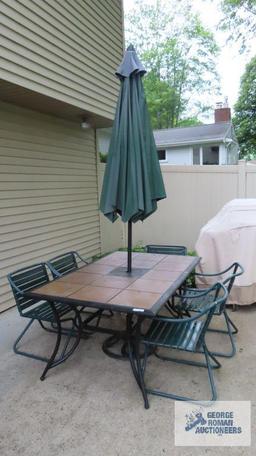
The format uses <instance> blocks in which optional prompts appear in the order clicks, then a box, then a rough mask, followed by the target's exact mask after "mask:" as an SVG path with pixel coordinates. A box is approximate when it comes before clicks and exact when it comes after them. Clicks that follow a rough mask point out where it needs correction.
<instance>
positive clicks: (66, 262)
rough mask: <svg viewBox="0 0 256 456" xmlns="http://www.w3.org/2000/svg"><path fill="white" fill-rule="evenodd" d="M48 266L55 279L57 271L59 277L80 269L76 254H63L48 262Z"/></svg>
mask: <svg viewBox="0 0 256 456" xmlns="http://www.w3.org/2000/svg"><path fill="white" fill-rule="evenodd" d="M47 265H48V266H49V268H50V269H51V272H52V274H53V276H54V277H56V272H55V271H57V272H58V273H59V275H65V274H68V273H69V272H72V271H75V270H76V269H78V264H77V261H76V257H75V253H74V252H67V253H63V254H62V255H59V256H57V257H55V258H52V259H51V260H49V261H47Z"/></svg>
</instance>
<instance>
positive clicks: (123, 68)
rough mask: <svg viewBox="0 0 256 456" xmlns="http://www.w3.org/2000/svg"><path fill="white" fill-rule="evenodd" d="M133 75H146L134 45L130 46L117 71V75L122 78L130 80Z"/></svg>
mask: <svg viewBox="0 0 256 456" xmlns="http://www.w3.org/2000/svg"><path fill="white" fill-rule="evenodd" d="M132 73H140V74H141V75H142V76H143V74H145V73H146V70H145V68H144V66H143V65H142V63H141V61H140V60H139V58H138V56H137V54H136V51H135V48H134V46H133V44H129V46H128V48H127V49H126V51H125V53H124V57H123V60H122V63H121V65H120V66H119V67H118V68H117V70H116V75H117V76H118V77H119V78H120V79H123V78H129V77H130V75H131V74H132Z"/></svg>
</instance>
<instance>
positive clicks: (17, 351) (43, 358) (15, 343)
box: [13, 318, 48, 362]
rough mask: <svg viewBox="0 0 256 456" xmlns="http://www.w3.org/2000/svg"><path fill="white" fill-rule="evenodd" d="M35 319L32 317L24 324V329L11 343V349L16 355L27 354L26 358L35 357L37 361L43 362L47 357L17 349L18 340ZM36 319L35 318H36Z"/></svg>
mask: <svg viewBox="0 0 256 456" xmlns="http://www.w3.org/2000/svg"><path fill="white" fill-rule="evenodd" d="M34 321H35V319H34V318H32V319H31V320H30V321H29V323H28V324H27V325H26V327H25V329H24V330H23V331H22V332H21V334H20V335H19V337H18V338H17V339H16V341H15V342H14V345H13V351H14V353H16V354H17V355H22V356H27V358H32V359H36V360H38V361H44V362H47V361H48V358H46V357H44V356H39V355H34V354H33V353H29V352H24V351H22V350H19V349H18V344H19V342H20V341H21V340H22V338H23V337H24V335H25V334H26V332H27V331H28V330H29V328H30V326H31V325H32V324H33V323H34ZM36 321H37V320H36Z"/></svg>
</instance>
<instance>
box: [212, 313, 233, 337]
mask: <svg viewBox="0 0 256 456" xmlns="http://www.w3.org/2000/svg"><path fill="white" fill-rule="evenodd" d="M223 315H224V317H225V319H226V321H227V320H228V321H229V323H230V325H231V326H232V328H233V330H232V334H237V333H238V328H237V326H236V325H235V323H234V322H233V321H232V320H231V318H230V317H229V315H228V313H227V311H226V309H224V311H223ZM207 331H210V332H216V333H221V334H229V331H228V330H226V329H215V328H208V329H207Z"/></svg>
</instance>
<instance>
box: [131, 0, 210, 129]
mask: <svg viewBox="0 0 256 456" xmlns="http://www.w3.org/2000/svg"><path fill="white" fill-rule="evenodd" d="M128 42H132V43H133V44H134V45H135V47H136V49H137V52H138V54H139V56H140V58H141V60H142V61H143V63H144V65H145V67H146V69H147V71H148V73H147V75H146V76H145V77H144V86H145V92H146V97H147V102H148V106H149V111H150V114H151V119H152V124H153V128H168V127H176V126H178V125H180V123H181V121H182V119H186V118H188V119H191V118H192V119H195V123H198V122H197V119H196V118H197V115H198V114H199V113H201V112H203V111H204V110H207V109H209V106H208V105H207V103H205V102H202V101H201V96H202V95H203V94H204V93H209V92H211V93H217V92H218V75H217V73H216V56H217V54H218V47H217V44H216V42H215V39H214V36H213V34H212V33H211V32H210V31H209V30H207V29H206V28H205V27H204V26H203V24H202V23H201V21H200V18H199V17H198V15H196V14H193V13H192V12H191V2H189V1H187V0H180V1H179V2H176V1H175V0H169V1H167V0H158V1H157V2H156V3H155V4H154V5H152V4H148V3H147V2H145V0H137V2H136V3H135V8H134V9H133V10H132V11H131V13H130V14H129V15H128V16H127V44H128ZM191 112H192V115H191Z"/></svg>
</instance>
